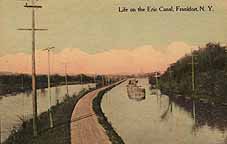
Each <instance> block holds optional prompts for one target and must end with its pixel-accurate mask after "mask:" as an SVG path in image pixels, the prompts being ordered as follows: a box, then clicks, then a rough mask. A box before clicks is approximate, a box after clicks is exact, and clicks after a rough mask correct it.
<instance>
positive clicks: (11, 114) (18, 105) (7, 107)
mask: <svg viewBox="0 0 227 144" xmlns="http://www.w3.org/2000/svg"><path fill="white" fill-rule="evenodd" d="M88 85H90V87H94V86H95V84H86V85H84V88H86V89H87V88H88ZM51 90H52V93H51V94H52V95H53V97H57V98H58V99H59V102H61V101H63V100H64V97H65V94H66V93H67V92H66V89H65V86H58V87H57V88H56V87H52V88H51ZM80 90H82V86H81V85H69V86H68V92H69V95H70V96H72V95H74V94H78V93H79V91H80ZM37 95H38V97H37V98H38V114H41V113H42V112H44V111H47V109H48V106H49V103H48V100H49V98H48V96H47V89H40V90H38V91H37ZM0 97H2V99H1V100H0V101H1V105H0V115H1V116H2V117H1V118H2V127H1V129H2V134H1V135H2V141H4V140H5V139H6V138H7V137H8V136H9V134H10V131H11V130H12V128H13V127H18V126H20V125H21V121H20V120H19V119H20V118H25V119H29V118H31V114H32V109H31V108H32V100H31V99H32V97H31V91H26V92H24V93H17V94H16V95H15V96H10V95H8V96H4V95H3V96H0ZM55 104H56V100H55V99H52V105H55Z"/></svg>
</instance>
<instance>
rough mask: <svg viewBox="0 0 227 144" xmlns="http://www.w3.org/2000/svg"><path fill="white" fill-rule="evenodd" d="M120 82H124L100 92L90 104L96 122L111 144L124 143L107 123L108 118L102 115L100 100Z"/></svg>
mask: <svg viewBox="0 0 227 144" xmlns="http://www.w3.org/2000/svg"><path fill="white" fill-rule="evenodd" d="M122 82H124V81H121V82H119V83H117V84H115V85H113V86H111V87H109V88H107V89H104V90H102V91H100V92H99V93H98V94H97V96H96V97H95V98H94V100H93V102H92V108H93V110H94V112H95V114H96V116H97V118H98V122H99V123H100V124H101V125H102V127H103V128H104V129H105V133H106V134H107V136H108V137H109V140H110V141H111V142H112V144H124V141H123V139H122V138H121V136H120V135H118V133H117V132H116V131H115V130H114V128H113V127H112V125H111V123H110V122H109V121H108V118H107V117H106V116H105V114H104V113H103V111H102V108H101V102H102V98H103V96H104V94H105V93H106V92H108V91H109V90H111V89H112V88H114V87H115V86H117V85H119V84H121V83H122Z"/></svg>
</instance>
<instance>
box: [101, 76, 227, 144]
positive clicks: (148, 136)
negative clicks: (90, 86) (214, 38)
mask: <svg viewBox="0 0 227 144" xmlns="http://www.w3.org/2000/svg"><path fill="white" fill-rule="evenodd" d="M127 84H128V81H126V82H124V83H122V84H120V85H119V86H117V87H115V88H113V89H112V90H110V91H109V92H107V93H106V94H105V95H104V97H103V99H102V103H101V107H102V110H103V112H104V113H105V115H106V117H107V118H108V121H109V122H110V123H111V124H112V126H113V128H114V129H115V130H116V132H117V133H118V134H119V135H120V136H121V137H122V139H123V140H124V142H125V143H126V144H151V143H154V144H227V133H226V132H227V110H226V109H227V108H225V109H223V108H213V107H209V106H206V105H204V104H199V103H198V104H197V103H193V102H191V101H186V100H180V99H172V98H171V99H170V98H169V97H168V96H166V95H162V94H158V93H157V92H156V93H154V90H151V89H150V86H149V83H148V79H139V85H141V86H142V87H144V88H145V89H146V98H145V99H144V100H141V101H135V100H132V99H129V98H128V95H127V88H126V86H127Z"/></svg>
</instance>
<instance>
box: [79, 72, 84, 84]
mask: <svg viewBox="0 0 227 144" xmlns="http://www.w3.org/2000/svg"><path fill="white" fill-rule="evenodd" d="M80 84H83V74H82V73H81V74H80Z"/></svg>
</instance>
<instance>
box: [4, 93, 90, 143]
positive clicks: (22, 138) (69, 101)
mask: <svg viewBox="0 0 227 144" xmlns="http://www.w3.org/2000/svg"><path fill="white" fill-rule="evenodd" d="M90 91H92V90H89V91H88V90H82V91H81V92H80V93H79V94H78V95H74V96H72V97H69V96H67V97H65V99H64V101H63V102H61V103H59V104H58V105H56V106H53V107H52V112H53V119H54V128H52V129H49V119H48V112H44V113H42V114H41V115H39V117H38V119H39V123H38V128H39V135H38V136H37V137H33V135H32V119H30V120H28V121H23V123H22V125H21V127H20V128H19V129H14V130H12V132H11V135H10V136H9V138H8V139H7V140H6V141H5V142H3V144H70V143H71V142H70V140H71V138H70V119H71V114H72V111H73V109H74V107H75V105H76V103H77V102H78V101H79V99H80V98H81V97H83V96H84V95H85V94H87V93H88V92H90Z"/></svg>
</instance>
